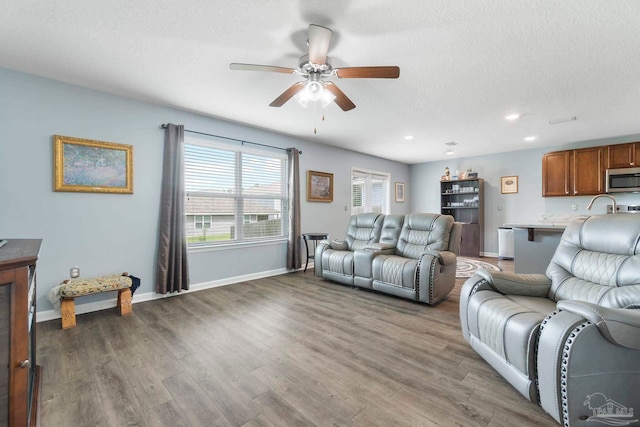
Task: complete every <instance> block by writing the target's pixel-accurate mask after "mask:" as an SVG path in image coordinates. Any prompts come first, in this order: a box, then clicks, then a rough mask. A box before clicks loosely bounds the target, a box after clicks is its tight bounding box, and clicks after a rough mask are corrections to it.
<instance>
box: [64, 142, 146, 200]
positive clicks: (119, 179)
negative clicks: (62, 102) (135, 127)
mask: <svg viewBox="0 0 640 427" xmlns="http://www.w3.org/2000/svg"><path fill="white" fill-rule="evenodd" d="M53 181H54V186H53V187H54V188H53V189H54V191H72V192H85V193H121V194H133V146H131V145H124V144H116V143H113V142H104V141H94V140H90V139H82V138H73V137H70V136H60V135H54V136H53Z"/></svg>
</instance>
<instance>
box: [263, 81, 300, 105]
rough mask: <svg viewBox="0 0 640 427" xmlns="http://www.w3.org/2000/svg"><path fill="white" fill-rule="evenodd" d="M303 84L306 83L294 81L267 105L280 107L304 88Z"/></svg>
mask: <svg viewBox="0 0 640 427" xmlns="http://www.w3.org/2000/svg"><path fill="white" fill-rule="evenodd" d="M305 84H306V82H298V83H295V84H294V85H293V86H291V87H289V89H287V90H285V91H284V92H282V95H280V96H279V97H277V98H276V99H274V100H273V102H272V103H271V104H269V106H270V107H282V106H283V105H284V103H285V102H287V101H288V100H290V99H291V98H293V97H294V96H295V94H296V93H298V92H300V91H301V90H302V89H304V85H305Z"/></svg>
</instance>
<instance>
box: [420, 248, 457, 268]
mask: <svg viewBox="0 0 640 427" xmlns="http://www.w3.org/2000/svg"><path fill="white" fill-rule="evenodd" d="M425 255H430V256H432V257H434V258H436V259H437V260H438V263H440V265H451V264H453V263H454V262H456V260H457V259H458V258H457V256H456V254H455V253H453V252H449V251H434V250H428V251H424V252H422V253H421V254H420V257H421V258H422V257H423V256H425Z"/></svg>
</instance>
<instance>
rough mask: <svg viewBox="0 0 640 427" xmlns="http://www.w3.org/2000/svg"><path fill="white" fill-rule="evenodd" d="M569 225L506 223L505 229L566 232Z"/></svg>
mask: <svg viewBox="0 0 640 427" xmlns="http://www.w3.org/2000/svg"><path fill="white" fill-rule="evenodd" d="M567 225H569V223H568V222H560V221H558V222H525V223H506V224H504V227H511V228H535V229H538V230H564V229H565V228H567Z"/></svg>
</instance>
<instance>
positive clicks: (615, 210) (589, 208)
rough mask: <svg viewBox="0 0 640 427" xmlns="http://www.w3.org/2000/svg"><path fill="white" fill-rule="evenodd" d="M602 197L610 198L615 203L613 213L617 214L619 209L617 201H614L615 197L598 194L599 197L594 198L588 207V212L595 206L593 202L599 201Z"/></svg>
mask: <svg viewBox="0 0 640 427" xmlns="http://www.w3.org/2000/svg"><path fill="white" fill-rule="evenodd" d="M600 197H608V198H610V199H611V200H612V201H613V209H612V211H611V213H616V212H617V211H618V209H617V208H616V199H614V198H613V196H612V195H610V194H598V195H597V196H593V199H591V201H590V202H589V205H588V206H587V210H588V211H590V210H591V206H593V202H595V201H596V199H598V198H600Z"/></svg>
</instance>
